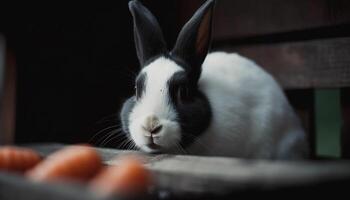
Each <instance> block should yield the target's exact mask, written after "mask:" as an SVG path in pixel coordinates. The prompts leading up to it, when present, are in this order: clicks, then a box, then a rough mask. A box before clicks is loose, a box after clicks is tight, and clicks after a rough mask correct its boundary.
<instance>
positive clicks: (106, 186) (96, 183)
mask: <svg viewBox="0 0 350 200" xmlns="http://www.w3.org/2000/svg"><path fill="white" fill-rule="evenodd" d="M150 184H151V175H150V172H149V171H148V170H147V169H146V168H145V167H144V166H143V165H142V163H141V162H140V161H139V160H138V159H135V158H131V157H130V158H124V159H123V160H122V161H121V163H120V165H118V166H108V167H105V168H104V169H103V170H101V172H100V173H99V174H98V175H97V176H96V177H95V178H94V179H92V181H91V182H90V187H91V188H92V189H93V190H95V191H97V192H98V193H100V194H104V195H110V194H113V193H118V194H126V195H128V194H140V193H144V192H146V191H147V188H148V186H149V185H150Z"/></svg>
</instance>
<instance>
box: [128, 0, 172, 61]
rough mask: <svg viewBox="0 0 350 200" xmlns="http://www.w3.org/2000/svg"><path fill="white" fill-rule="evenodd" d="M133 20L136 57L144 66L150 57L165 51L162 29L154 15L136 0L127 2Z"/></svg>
mask: <svg viewBox="0 0 350 200" xmlns="http://www.w3.org/2000/svg"><path fill="white" fill-rule="evenodd" d="M129 10H130V12H131V14H132V16H133V21H134V37H135V46H136V53H137V56H138V59H139V61H140V64H141V66H144V65H145V64H146V63H147V61H149V60H150V59H152V58H154V57H156V56H158V55H161V54H164V53H166V52H167V48H166V43H165V40H164V38H163V33H162V30H161V28H160V26H159V24H158V21H157V19H156V18H155V17H154V15H153V14H152V13H151V12H150V11H149V10H148V9H147V8H146V7H144V6H143V5H142V3H141V2H139V1H137V0H132V1H130V2H129Z"/></svg>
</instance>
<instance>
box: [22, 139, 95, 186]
mask: <svg viewBox="0 0 350 200" xmlns="http://www.w3.org/2000/svg"><path fill="white" fill-rule="evenodd" d="M101 166H102V162H101V159H100V157H99V155H98V153H97V152H96V150H94V149H93V148H91V147H89V146H86V145H74V146H68V147H66V148H63V149H62V150H59V151H57V152H54V153H53V154H51V155H49V156H48V157H47V158H46V159H45V160H43V161H42V162H41V163H39V164H38V165H37V166H36V167H35V168H33V169H32V170H30V171H29V172H28V173H27V176H28V177H29V178H30V179H32V180H35V181H51V180H57V179H59V180H61V179H64V180H66V179H68V180H79V181H85V180H88V179H89V178H91V177H93V176H94V175H95V174H96V173H97V172H98V170H99V169H100V168H101Z"/></svg>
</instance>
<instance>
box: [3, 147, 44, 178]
mask: <svg viewBox="0 0 350 200" xmlns="http://www.w3.org/2000/svg"><path fill="white" fill-rule="evenodd" d="M40 160H41V158H40V156H39V154H38V153H36V152H35V151H33V150H31V149H26V148H20V147H11V146H5V147H0V170H6V171H13V172H25V171H26V170H28V169H30V168H32V167H34V166H35V165H36V164H38V163H39V162H40Z"/></svg>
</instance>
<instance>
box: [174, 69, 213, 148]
mask: <svg viewBox="0 0 350 200" xmlns="http://www.w3.org/2000/svg"><path fill="white" fill-rule="evenodd" d="M168 88H169V96H170V99H169V100H170V103H172V104H173V105H174V108H175V110H176V112H177V114H178V122H179V124H180V126H181V134H182V139H181V145H182V146H184V147H186V146H188V145H190V144H192V143H193V142H194V140H195V139H196V138H197V137H199V136H200V135H201V134H202V133H203V132H204V131H205V130H206V129H207V128H208V126H209V124H210V121H211V118H212V112H211V107H210V104H209V101H208V99H207V98H206V96H205V95H204V94H203V93H202V92H201V91H199V90H198V89H197V86H195V85H191V84H190V82H189V81H188V79H187V75H186V73H185V72H177V73H175V74H174V75H173V76H172V78H171V79H170V80H169V81H168Z"/></svg>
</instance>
